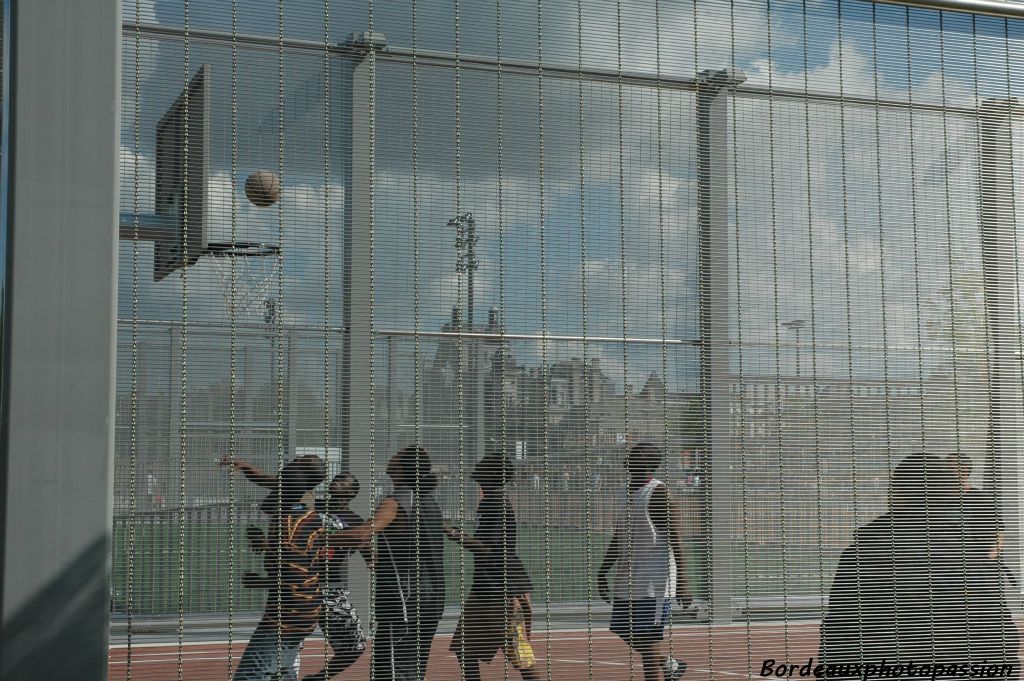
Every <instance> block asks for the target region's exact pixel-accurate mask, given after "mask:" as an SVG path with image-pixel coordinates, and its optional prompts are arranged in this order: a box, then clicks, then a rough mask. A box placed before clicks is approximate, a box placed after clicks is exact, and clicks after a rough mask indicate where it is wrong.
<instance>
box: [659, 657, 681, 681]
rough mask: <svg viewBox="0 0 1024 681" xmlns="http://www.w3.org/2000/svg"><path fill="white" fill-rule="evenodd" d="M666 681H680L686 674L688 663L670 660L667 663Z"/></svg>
mask: <svg viewBox="0 0 1024 681" xmlns="http://www.w3.org/2000/svg"><path fill="white" fill-rule="evenodd" d="M664 672H665V681H678V680H679V679H681V678H683V674H685V673H686V663H685V662H683V661H682V660H677V659H675V658H672V657H670V658H668V660H666V661H665V669H664Z"/></svg>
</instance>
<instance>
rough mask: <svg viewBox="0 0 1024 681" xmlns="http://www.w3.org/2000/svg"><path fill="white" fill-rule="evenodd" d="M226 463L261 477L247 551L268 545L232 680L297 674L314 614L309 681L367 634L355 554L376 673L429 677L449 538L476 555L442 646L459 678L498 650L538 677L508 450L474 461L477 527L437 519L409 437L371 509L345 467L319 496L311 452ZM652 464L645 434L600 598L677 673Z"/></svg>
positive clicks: (677, 566)
mask: <svg viewBox="0 0 1024 681" xmlns="http://www.w3.org/2000/svg"><path fill="white" fill-rule="evenodd" d="M222 463H223V464H224V465H225V466H228V467H230V468H231V469H232V470H237V471H240V472H241V473H243V474H244V475H245V477H246V478H247V479H248V480H250V481H252V482H253V483H255V484H257V485H260V486H262V487H264V488H267V489H268V490H269V493H268V494H267V497H266V498H265V499H264V500H263V502H262V504H261V509H262V510H263V512H264V513H266V514H267V515H268V517H269V523H268V529H267V531H266V532H264V531H262V530H260V529H258V528H255V527H250V528H248V530H247V534H248V537H249V542H250V546H251V547H252V550H253V551H254V552H256V553H258V554H260V555H262V556H263V560H264V572H265V574H262V575H259V574H254V573H248V574H246V576H245V579H244V583H245V585H246V586H247V587H250V588H259V589H266V590H267V600H266V606H265V609H264V613H263V617H262V618H261V619H260V622H259V624H258V625H257V627H256V630H255V631H254V632H253V634H252V636H251V638H250V640H249V643H248V645H247V646H246V649H245V652H244V653H243V655H242V658H241V660H240V661H239V664H238V667H237V669H236V671H235V676H234V679H235V681H270V680H272V679H288V680H290V681H294V680H296V679H297V678H298V654H299V651H300V649H301V647H302V643H303V641H304V639H305V638H306V637H307V636H309V635H310V634H312V633H313V632H314V631H315V630H316V628H317V627H318V626H319V627H320V629H321V631H322V632H323V634H324V637H325V639H326V640H327V642H328V644H329V645H330V647H331V653H330V657H329V658H328V659H327V661H326V664H325V666H324V668H323V669H321V670H320V671H318V672H316V673H314V674H312V675H309V676H306V677H305V679H304V681H323V680H325V679H328V678H330V677H332V676H334V675H336V674H340V673H341V672H343V671H344V670H346V669H348V668H349V667H350V666H351V665H352V664H353V663H354V662H355V661H356V660H358V659H359V657H360V656H361V655H362V654H363V653H364V651H366V650H367V647H368V646H367V636H366V631H365V630H364V628H363V625H362V622H361V621H360V618H359V616H358V614H357V613H356V611H355V609H354V608H353V606H352V603H351V601H350V599H349V584H348V564H349V561H350V559H351V557H352V556H354V555H355V554H357V553H358V554H361V555H362V557H363V560H365V561H366V564H367V566H368V567H369V568H370V569H371V570H372V571H373V573H374V575H375V580H374V584H375V589H374V593H373V607H374V613H375V615H376V630H375V632H374V637H373V646H372V651H371V653H372V654H371V661H370V668H371V678H372V680H373V681H422V680H423V679H425V677H426V670H427V661H428V658H429V655H430V651H431V646H432V642H433V639H434V635H435V633H436V631H437V627H438V624H439V622H440V620H441V616H442V613H443V610H444V603H445V565H444V542H445V539H446V538H447V539H448V540H450V541H453V542H456V543H457V544H459V545H461V546H462V547H463V548H465V549H466V550H467V551H469V552H470V553H471V554H472V555H473V558H474V560H473V578H472V585H471V587H470V589H469V592H468V594H467V595H466V597H465V599H464V603H463V607H462V614H461V617H460V618H459V622H458V625H457V627H456V630H455V634H454V636H453V637H452V640H451V643H450V646H449V648H450V650H451V651H452V652H453V653H454V654H455V656H456V657H457V659H458V660H459V664H460V668H461V671H462V677H463V678H464V679H465V680H466V681H477V680H478V679H480V665H481V664H482V663H488V662H490V661H492V660H494V658H495V656H496V654H497V653H498V651H499V650H502V651H503V652H504V654H505V656H506V658H507V659H508V662H509V663H510V665H511V666H512V667H513V668H514V669H516V670H517V671H518V672H519V674H520V675H521V676H522V678H523V679H524V681H534V680H539V679H541V678H542V675H541V674H540V672H539V670H538V669H537V668H536V661H535V658H534V656H533V651H532V648H531V646H530V643H529V640H530V635H531V631H532V622H533V609H532V601H531V592H532V590H533V588H532V585H531V580H530V576H529V574H528V573H527V570H526V568H525V566H524V564H523V561H522V560H521V559H520V558H519V555H518V553H517V534H518V527H517V522H516V517H515V512H514V509H513V508H512V504H511V503H510V502H509V500H508V498H507V496H506V494H505V485H506V483H507V482H508V481H509V480H510V479H511V478H512V476H513V465H512V464H511V462H510V461H509V459H508V457H507V456H505V455H503V454H498V453H488V454H485V455H484V456H483V457H482V458H481V459H480V461H478V462H477V463H476V465H475V467H474V469H473V472H472V479H473V480H474V481H475V482H476V483H477V484H478V485H479V487H480V491H481V494H480V501H479V506H478V508H477V518H476V522H475V528H474V531H473V532H472V533H470V532H467V531H466V530H464V529H462V528H458V527H450V526H448V525H446V524H445V522H444V520H443V518H442V515H441V511H440V508H439V507H438V504H437V502H436V500H435V498H434V492H435V489H436V486H437V478H436V477H435V475H434V473H433V471H432V466H431V461H430V457H429V455H428V454H427V452H426V451H425V450H424V449H422V448H420V447H417V446H410V447H406V448H404V449H402V450H400V451H398V452H397V453H396V454H395V455H394V456H392V457H391V460H390V461H389V462H388V465H387V468H386V472H387V474H388V476H389V477H390V478H391V482H392V491H391V493H390V494H388V495H387V496H385V497H384V498H383V499H382V500H381V502H380V504H379V505H378V507H377V508H376V509H375V511H374V513H373V515H372V516H371V517H370V518H368V519H363V518H361V517H359V516H358V515H357V514H356V513H354V512H353V511H352V509H351V508H350V507H349V504H350V502H351V501H352V500H353V499H354V498H355V497H356V495H357V494H358V493H359V481H358V480H356V479H355V478H354V477H353V476H352V475H351V474H349V473H342V474H340V475H337V476H335V477H334V478H333V479H332V480H331V481H330V482H329V484H328V496H327V498H326V499H325V500H320V499H317V498H316V497H315V493H314V490H315V489H316V488H317V487H318V486H319V485H320V484H321V483H322V482H323V481H324V480H325V478H326V466H325V463H324V461H323V460H322V459H321V458H320V457H318V456H315V455H304V456H300V457H297V458H295V459H293V460H291V461H289V462H288V463H286V464H285V465H284V466H283V467H282V468H281V470H280V471H279V472H278V473H277V474H276V475H274V474H267V473H264V472H263V471H261V470H259V469H258V468H256V467H255V466H253V465H252V464H251V463H249V462H246V461H243V460H240V459H236V458H229V457H225V458H224V460H223V461H222ZM661 463H662V452H661V451H660V450H659V449H658V448H657V447H656V446H654V445H651V444H638V445H635V446H634V447H632V448H631V449H630V451H629V453H628V455H627V457H626V468H627V471H628V483H627V485H626V486H625V489H624V490H623V491H622V495H621V499H620V504H619V513H618V517H617V523H616V529H615V532H614V536H613V538H612V541H611V543H610V545H609V547H608V551H607V554H606V556H605V559H604V561H603V562H602V564H601V567H600V569H599V571H598V575H597V577H598V590H599V593H600V595H601V597H602V598H604V599H605V600H608V601H610V602H611V603H612V615H611V622H610V628H611V630H612V631H613V632H615V633H617V634H618V635H619V636H620V637H621V638H622V639H623V640H624V641H625V642H626V643H627V644H628V645H629V646H630V647H631V648H632V649H634V650H635V651H636V652H638V653H639V655H640V657H641V659H642V662H643V668H644V678H645V681H660V680H662V679H664V681H676V680H677V679H680V678H681V677H682V676H683V674H684V672H685V671H686V664H685V663H684V662H682V661H680V660H676V659H673V658H672V657H671V656H670V655H668V654H666V653H665V652H664V650H663V649H662V640H663V637H664V629H665V626H666V624H667V623H668V620H669V613H670V609H671V605H672V601H673V600H675V599H678V600H679V601H681V602H683V603H687V602H688V601H689V598H690V596H689V594H688V592H687V590H686V587H685V578H684V576H683V575H684V571H683V570H682V569H681V567H682V565H683V545H682V537H681V533H680V531H679V528H678V525H677V523H676V522H675V521H674V518H675V517H677V515H678V514H677V513H674V512H673V510H672V509H673V502H672V500H671V498H670V495H669V492H668V488H667V486H666V485H665V484H664V483H662V482H661V481H660V480H658V479H657V478H655V477H654V474H655V472H656V471H657V469H658V468H659V467H660V466H661ZM374 538H375V539H376V542H373V541H372V540H373V539H374ZM371 546H373V547H374V548H371ZM609 573H611V574H612V579H613V583H612V586H611V587H609V584H608V576H609Z"/></svg>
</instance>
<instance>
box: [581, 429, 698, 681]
mask: <svg viewBox="0 0 1024 681" xmlns="http://www.w3.org/2000/svg"><path fill="white" fill-rule="evenodd" d="M661 462H662V453H661V450H660V449H658V448H657V447H656V446H654V445H652V444H649V443H640V444H637V445H635V446H633V447H632V448H631V449H630V450H629V452H628V454H627V455H626V469H627V472H628V474H629V480H628V482H627V484H626V487H625V489H624V490H623V491H622V495H621V497H620V499H619V504H618V509H617V514H616V519H615V533H614V535H613V536H612V541H611V543H610V544H609V546H608V551H607V553H606V554H605V557H604V560H603V561H602V563H601V567H600V568H599V570H598V574H597V587H598V593H599V594H600V595H601V597H602V598H603V599H604V600H606V601H609V602H610V603H611V604H612V617H611V624H610V627H609V628H610V629H611V631H612V632H614V633H615V634H617V635H618V636H619V637H620V638H621V639H622V640H623V641H625V643H626V645H628V646H629V647H630V648H631V649H632V650H635V651H636V652H637V653H639V654H640V658H641V660H642V662H643V668H644V681H660V680H661V679H664V680H665V681H676V679H680V678H682V676H683V674H684V673H685V671H686V663H685V662H682V661H681V660H676V659H674V658H672V656H671V655H667V654H666V653H665V652H664V650H663V649H662V640H663V639H664V632H665V625H666V623H667V622H668V620H669V619H670V614H671V607H672V600H673V599H677V600H678V601H679V602H680V603H681V604H684V605H685V604H687V603H688V602H689V601H690V595H689V593H688V591H687V589H686V579H685V571H684V570H683V566H684V565H685V563H684V560H683V546H682V541H681V535H680V532H679V528H678V526H677V523H676V522H675V518H674V516H675V515H676V514H675V513H672V512H670V509H671V508H672V503H671V499H670V498H669V493H668V488H667V487H666V486H665V483H663V482H662V481H660V480H658V479H657V478H655V477H654V473H655V471H657V469H658V468H659V467H660V466H661ZM612 568H614V572H613V579H614V583H613V587H612V591H611V594H609V589H608V573H609V572H610V571H611V570H612Z"/></svg>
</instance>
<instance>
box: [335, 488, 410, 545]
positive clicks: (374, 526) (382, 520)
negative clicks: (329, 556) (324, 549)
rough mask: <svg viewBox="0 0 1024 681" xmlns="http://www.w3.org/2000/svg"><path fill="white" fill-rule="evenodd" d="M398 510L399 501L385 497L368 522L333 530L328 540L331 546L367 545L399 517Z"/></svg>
mask: <svg viewBox="0 0 1024 681" xmlns="http://www.w3.org/2000/svg"><path fill="white" fill-rule="evenodd" d="M398 511H399V506H398V502H397V501H395V499H394V497H385V498H384V500H383V501H381V502H380V506H378V507H377V510H376V511H374V513H373V515H372V516H370V518H369V519H367V521H366V522H364V523H363V524H362V525H359V526H358V527H353V528H352V529H350V530H341V531H339V532H332V533H331V535H330V536H329V537H328V542H329V543H330V544H331V546H335V547H342V548H351V547H364V546H367V545H368V544H369V543H370V540H371V539H372V538H373V535H375V534H380V533H381V532H383V531H384V530H385V529H387V528H388V526H389V525H391V523H393V522H395V520H396V519H397V518H398Z"/></svg>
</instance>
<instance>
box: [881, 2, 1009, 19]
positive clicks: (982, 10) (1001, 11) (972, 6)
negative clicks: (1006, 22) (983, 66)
mask: <svg viewBox="0 0 1024 681" xmlns="http://www.w3.org/2000/svg"><path fill="white" fill-rule="evenodd" d="M866 1H867V2H875V3H877V4H880V5H904V6H907V7H918V8H921V9H932V10H944V11H949V12H967V13H969V14H984V15H987V16H990V17H1001V18H1003V19H1024V4H1021V3H1016V2H1012V1H1011V2H1000V1H999V0H866Z"/></svg>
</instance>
